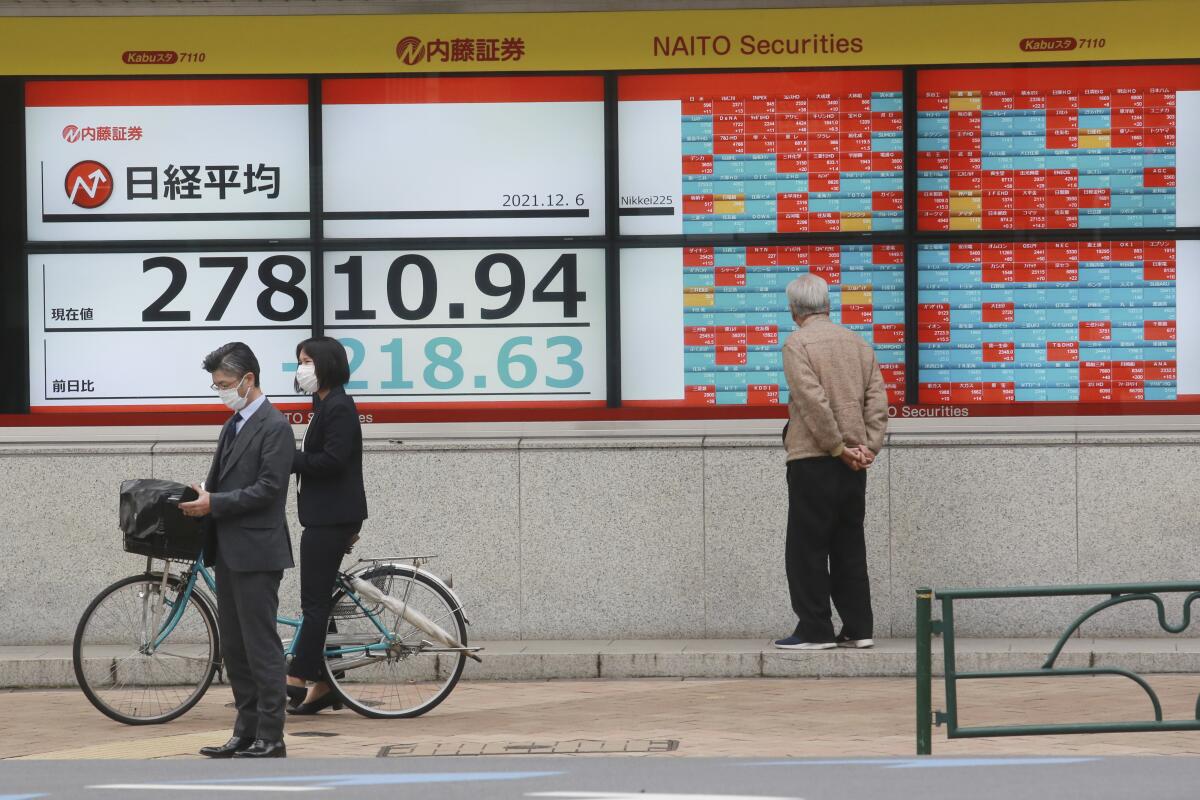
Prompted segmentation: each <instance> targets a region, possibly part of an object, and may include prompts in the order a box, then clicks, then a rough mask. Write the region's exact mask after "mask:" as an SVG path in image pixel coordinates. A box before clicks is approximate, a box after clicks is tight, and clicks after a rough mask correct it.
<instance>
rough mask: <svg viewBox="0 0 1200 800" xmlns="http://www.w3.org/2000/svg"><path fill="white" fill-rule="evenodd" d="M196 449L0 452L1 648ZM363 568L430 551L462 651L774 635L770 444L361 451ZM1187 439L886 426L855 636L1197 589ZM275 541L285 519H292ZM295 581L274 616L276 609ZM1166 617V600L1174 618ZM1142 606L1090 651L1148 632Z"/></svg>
mask: <svg viewBox="0 0 1200 800" xmlns="http://www.w3.org/2000/svg"><path fill="white" fill-rule="evenodd" d="M212 447H213V445H212V443H209V442H204V443H201V442H196V443H178V442H138V443H111V444H108V443H106V444H95V445H76V444H57V445H50V444H5V445H0V519H3V520H4V525H5V528H6V539H7V546H6V547H5V557H4V558H3V559H0V586H3V591H0V644H54V643H67V642H69V641H70V640H71V637H72V634H73V631H74V627H75V624H76V622H77V620H78V617H79V615H80V613H81V612H82V610H83V608H84V606H85V605H86V604H87V602H88V600H89V599H90V598H91V597H92V596H93V595H95V594H96V593H97V592H98V591H99V590H100V589H101V588H103V587H104V586H106V585H107V584H108V583H109V582H111V581H112V580H115V579H116V578H118V577H121V576H123V575H127V574H131V573H134V572H137V571H139V570H140V569H141V567H142V566H143V564H144V562H143V561H142V560H140V559H139V558H137V557H136V556H131V555H128V554H126V553H124V552H123V551H122V550H121V544H120V532H119V531H118V529H117V524H116V520H117V487H118V484H119V483H120V481H121V480H122V479H125V478H130V477H150V476H153V477H161V478H168V479H172V480H181V481H196V480H199V479H200V478H201V477H202V475H203V474H204V472H205V468H206V465H207V463H208V458H209V454H210V453H211V451H212ZM365 466H366V480H367V491H368V499H369V503H370V508H371V519H370V520H369V521H368V522H367V524H366V525H365V526H364V530H363V537H362V541H361V543H360V544H359V550H360V551H361V553H362V554H363V555H370V556H399V555H413V554H427V553H433V554H438V555H439V556H440V558H438V559H437V560H436V561H434V562H433V563H432V568H433V569H434V570H435V571H436V572H439V573H440V574H442V575H444V576H452V578H453V580H454V584H455V587H456V589H457V590H458V591H459V592H460V594H461V596H462V598H463V600H464V602H465V603H466V605H467V612H468V616H469V617H470V619H471V621H472V623H473V624H474V628H473V631H472V635H473V637H474V638H477V639H478V638H482V639H617V638H623V639H627V638H659V639H661V638H745V637H759V636H761V637H768V636H773V635H781V634H786V633H788V632H789V631H790V629H791V627H792V624H793V621H792V617H791V614H790V610H789V607H788V601H787V589H786V582H785V579H784V571H783V544H784V525H785V518H786V500H787V495H786V489H785V484H784V467H783V461H782V453H781V450H780V448H779V446H778V437H777V436H775V435H762V436H743V437H715V436H707V437H704V436H674V437H669V438H647V437H638V438H613V437H593V438H515V437H514V438H496V439H455V440H423V441H422V440H416V441H404V442H391V441H387V440H377V441H369V442H368V444H367V453H366V456H365ZM1197 486H1200V434H1198V433H1179V432H1162V433H1142V434H1114V433H1084V432H1080V433H1065V434H1064V433H1028V434H978V433H972V434H946V435H921V434H894V435H892V436H891V437H890V440H889V444H888V447H887V448H886V449H885V451H884V452H883V454H882V455H881V456H880V458H879V459H878V461H877V462H876V464H875V466H873V467H872V469H871V470H870V472H869V480H868V512H867V532H868V549H869V558H870V569H871V578H872V586H873V595H874V608H875V617H876V635H877V636H878V637H880V638H886V637H888V636H897V637H899V636H911V635H912V632H913V612H912V607H913V603H912V600H913V589H914V588H915V587H917V586H919V585H932V586H934V587H938V586H941V587H948V586H977V585H997V584H999V585H1007V584H1056V583H1077V582H1112V581H1151V580H1154V581H1160V580H1195V579H1197V578H1198V577H1200V548H1198V546H1197V545H1198V543H1200V491H1198V490H1197ZM292 507H293V510H292V515H293V516H292V522H291V524H292V528H293V536H294V539H295V540H296V541H297V543H298V540H299V525H298V523H297V522H296V520H295V517H294V502H293V504H292ZM297 578H298V571H296V570H293V571H291V572H290V573H289V574H288V578H287V580H286V583H285V586H284V587H283V590H282V598H283V601H282V603H281V607H282V608H283V609H284V610H285V611H294V610H295V609H296V608H297V607H298V588H297V585H296V581H297ZM1082 607H1083V604H1082V603H1081V602H1077V601H1073V600H1070V599H1067V600H1051V601H987V602H977V603H971V604H964V605H963V606H962V607H961V608H959V610H958V614H957V617H958V620H957V621H958V627H959V630H960V631H962V632H963V633H964V634H966V635H976V636H1008V637H1021V636H1044V635H1050V634H1054V633H1057V632H1058V631H1060V630H1061V629H1062V628H1063V627H1064V626H1065V625H1066V624H1067V623H1068V622H1069V621H1070V619H1071V618H1072V617H1073V616H1074V614H1075V613H1077V611H1078V610H1079V609H1080V608H1082ZM1179 609H1180V606H1179V603H1173V604H1171V606H1169V608H1168V615H1169V618H1171V619H1172V620H1177V619H1178V618H1179V614H1180V610H1179ZM1156 629H1157V625H1156V624H1155V622H1154V615H1153V613H1152V608H1151V607H1149V605H1148V604H1142V606H1141V607H1127V608H1123V609H1116V610H1114V611H1111V612H1107V613H1106V614H1105V615H1104V616H1103V617H1102V618H1101V619H1100V620H1097V621H1096V622H1094V623H1090V624H1089V626H1088V627H1087V628H1086V629H1085V631H1084V632H1085V634H1086V635H1092V636H1122V635H1139V636H1146V635H1152V634H1154V633H1155V631H1156Z"/></svg>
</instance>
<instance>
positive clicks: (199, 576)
mask: <svg viewBox="0 0 1200 800" xmlns="http://www.w3.org/2000/svg"><path fill="white" fill-rule="evenodd" d="M185 574H186V575H187V583H186V584H185V585H184V588H183V594H181V595H180V596H179V598H178V599H177V600H176V601H175V602H174V603H171V602H170V601H166V602H167V605H168V607H170V608H171V616H170V617H168V618H167V620H166V621H165V622H164V623H163V625H162V627H161V628H160V629H159V632H158V634H157V635H156V636H155V637H154V641H153V642H151V643H150V644H148V645H146V646H145V648H144V650H145V652H147V653H152V652H154V651H155V650H157V649H158V648H159V647H160V646H161V645H162V643H163V642H164V641H166V639H167V637H169V636H170V635H171V632H172V631H174V630H175V627H176V626H177V625H178V624H179V620H181V619H182V618H183V614H184V612H185V611H186V610H187V606H188V601H189V600H191V598H192V594H193V593H194V592H195V591H196V583H197V581H200V580H203V581H204V585H205V586H207V587H208V590H209V591H210V592H213V593H214V594H215V593H216V591H217V582H216V580H215V579H214V578H213V576H212V573H211V572H209V571H208V568H207V567H205V566H204V555H203V553H202V554H201V555H200V556H199V557H197V559H196V560H195V561H194V562H192V565H191V567H189V568H188V570H187V572H186V573H185ZM346 577H347V576H346V575H345V574H344V573H338V577H337V581H336V584H335V585H336V586H337V587H338V588H340V589H341V590H342V591H344V592H345V593H346V597H348V598H350V600H352V601H353V602H354V604H355V605H356V606H358V608H359V609H360V610H361V611H362V612H363V615H364V616H365V617H366V618H367V619H369V620H371V622H372V624H374V625H375V627H376V628H378V629H379V634H380V636H382V637H383V640H382V641H379V642H376V643H374V644H366V645H353V646H350V647H326V648H325V655H326V657H330V656H337V657H340V656H348V655H368V654H372V653H386V652H387V651H388V650H389V649H390V648H391V646H392V644H393V643H394V642H395V639H396V635H395V634H394V633H393V632H392V631H390V630H388V628H387V627H386V626H385V625H384V624H383V623H382V622H380V621H379V618H378V617H377V616H375V615H374V614H372V613H371V611H370V610H369V609H368V608H367V607H366V606H365V605H363V602H362V599H361V598H359V596H358V594H357V593H356V592H355V591H354V590H353V589H352V588H351V587H350V584H349V582H348V581H347V580H346ZM275 621H276V622H277V623H279V624H280V625H287V626H288V627H290V628H295V629H296V635H294V636H293V637H292V638H291V639H290V640H288V642H287V646H286V647H285V648H284V655H285V656H291V655H293V654H294V651H295V648H296V641H297V640H298V639H299V635H300V629H301V628H302V627H303V625H304V620H303V619H293V618H292V617H285V616H276V617H275Z"/></svg>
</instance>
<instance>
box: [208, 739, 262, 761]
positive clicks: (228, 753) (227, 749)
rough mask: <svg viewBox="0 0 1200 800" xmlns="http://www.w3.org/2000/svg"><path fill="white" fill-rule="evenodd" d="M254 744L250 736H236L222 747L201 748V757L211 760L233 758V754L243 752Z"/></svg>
mask: <svg viewBox="0 0 1200 800" xmlns="http://www.w3.org/2000/svg"><path fill="white" fill-rule="evenodd" d="M252 744H254V740H253V739H251V738H250V737H249V736H234V737H233V738H231V739H230V740H229V741H228V742H226V743H225V744H223V745H221V746H220V747H201V748H200V755H202V756H208V757H209V758H233V754H234V753H236V752H237V751H238V750H243V749H245V748H247V747H249V746H250V745H252Z"/></svg>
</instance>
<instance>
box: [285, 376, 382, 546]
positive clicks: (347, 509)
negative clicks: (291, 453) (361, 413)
mask: <svg viewBox="0 0 1200 800" xmlns="http://www.w3.org/2000/svg"><path fill="white" fill-rule="evenodd" d="M313 410H314V411H315V412H316V413H315V415H314V416H313V418H312V422H310V423H309V426H308V432H307V433H306V434H305V436H304V447H303V449H302V450H297V451H296V453H295V458H294V459H293V460H292V472H295V473H296V474H298V475H299V476H300V502H299V506H300V524H301V525H303V526H304V527H306V528H307V527H310V526H314V525H316V526H321V525H344V524H348V523H354V522H362V521H363V520H364V519H366V518H367V493H366V491H365V490H364V489H363V471H362V425H361V424H360V423H359V421H358V408H357V406H355V405H354V399H353V398H352V397H350V395H348V394H346V391H345V389H343V388H342V387H340V386H339V387H337V388H335V389H330V390H329V394H327V395H325V399H324V400H321V399H320V398H318V397H316V396H314V397H313Z"/></svg>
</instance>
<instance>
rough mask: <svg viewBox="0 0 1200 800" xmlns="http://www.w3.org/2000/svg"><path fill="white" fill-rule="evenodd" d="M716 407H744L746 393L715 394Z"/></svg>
mask: <svg viewBox="0 0 1200 800" xmlns="http://www.w3.org/2000/svg"><path fill="white" fill-rule="evenodd" d="M717 405H719V406H744V405H746V392H745V391H740V392H717Z"/></svg>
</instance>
